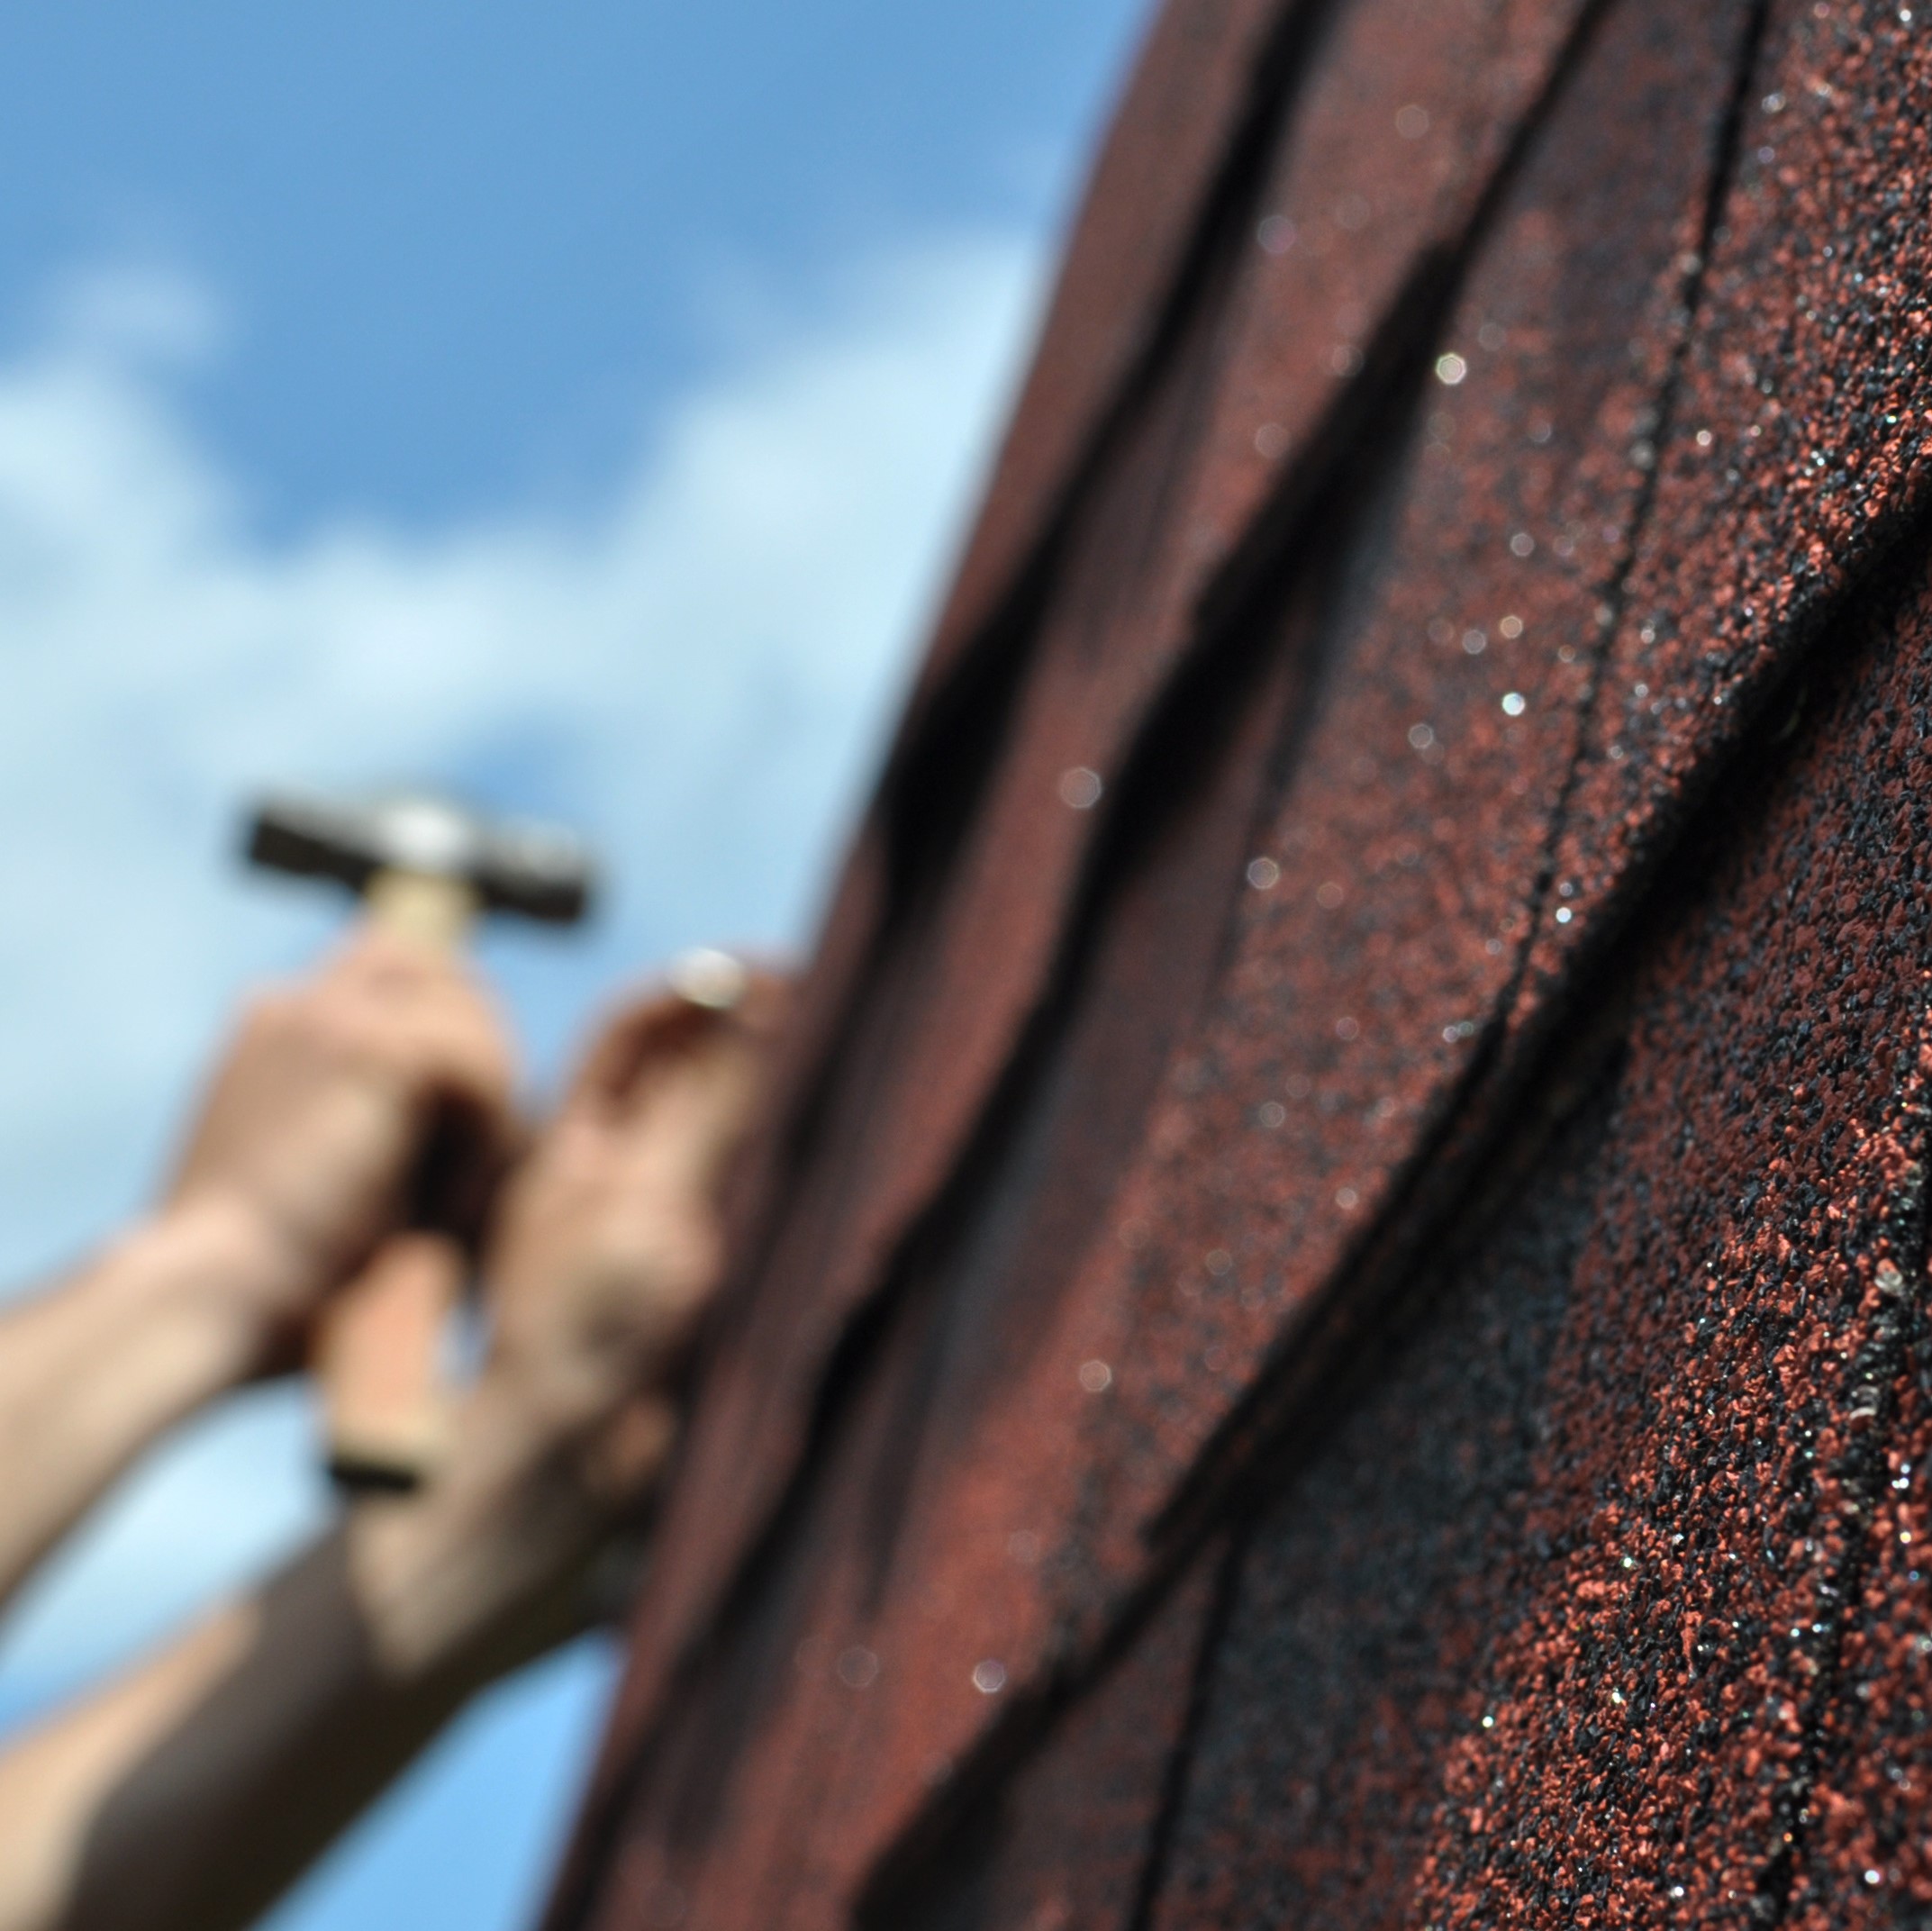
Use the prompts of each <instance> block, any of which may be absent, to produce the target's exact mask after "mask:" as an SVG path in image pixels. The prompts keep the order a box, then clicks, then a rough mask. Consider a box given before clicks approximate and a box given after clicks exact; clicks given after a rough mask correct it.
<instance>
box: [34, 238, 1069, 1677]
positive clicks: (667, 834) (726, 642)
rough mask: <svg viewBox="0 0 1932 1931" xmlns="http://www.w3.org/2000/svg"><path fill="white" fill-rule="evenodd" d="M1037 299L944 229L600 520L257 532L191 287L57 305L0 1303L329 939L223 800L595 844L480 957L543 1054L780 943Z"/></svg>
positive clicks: (782, 350)
mask: <svg viewBox="0 0 1932 1931" xmlns="http://www.w3.org/2000/svg"><path fill="white" fill-rule="evenodd" d="M1037 267H1038V257H1037V251H1036V249H1034V248H1033V247H1032V246H1031V245H1030V244H1029V243H1025V242H1022V241H1020V240H1014V239H1011V238H1007V237H1002V236H996V235H995V236H978V237H967V238H964V239H957V240H950V241H946V242H942V243H939V244H936V245H930V246H923V247H919V248H912V249H905V250H903V251H901V252H900V253H898V254H897V255H895V256H892V257H890V258H882V259H878V260H875V261H873V262H871V263H869V264H866V265H864V266H862V267H859V268H857V269H855V270H854V271H853V272H852V273H850V274H849V275H848V276H846V277H843V278H842V279H841V280H840V281H839V284H838V285H837V286H835V287H834V288H832V289H831V290H830V292H829V294H828V295H826V296H825V298H824V299H822V300H819V301H815V302H812V303H807V304H802V305H800V306H798V307H794V308H793V309H789V310H787V309H782V308H780V309H775V310H774V312H773V313H772V314H771V315H770V316H769V317H768V318H767V322H766V326H765V327H764V328H762V329H761V330H759V331H757V332H756V334H755V336H754V337H753V338H752V339H751V340H748V342H747V344H746V345H745V347H744V349H743V350H742V353H741V355H740V358H739V360H738V361H737V363H736V364H735V366H733V367H729V368H727V369H726V370H724V371H723V372H722V373H721V375H719V376H717V377H716V378H715V379H712V380H711V381H710V382H708V383H707V384H706V385H704V386H703V387H701V388H700V389H698V390H696V391H695V392H694V393H692V394H689V395H687V396H686V397H685V399H684V400H683V401H682V403H680V404H679V405H678V406H676V408H674V409H673V410H671V411H670V412H668V413H667V415H666V416H665V417H664V418H663V419H662V420H660V421H658V422H655V423H654V424H651V425H649V427H648V430H644V431H640V432H639V441H638V448H637V449H636V453H635V456H634V459H633V460H632V461H631V462H630V466H629V467H628V469H627V470H626V471H625V472H624V474H623V475H622V476H621V478H620V479H619V481H618V483H617V484H616V485H614V486H613V488H612V491H611V492H610V494H608V496H607V498H606V499H605V500H603V501H602V502H598V503H589V504H586V505H584V506H582V507H581V508H580V509H578V510H576V511H574V512H565V511H561V510H559V509H558V508H557V507H556V506H555V505H548V506H545V505H537V506H532V507H529V508H527V509H522V510H514V509H512V510H506V511H503V512H501V513H499V514H498V515H497V516H496V517H494V520H491V521H471V522H466V523H460V524H456V525H452V526H451V527H449V528H445V529H441V530H432V531H430V532H428V533H422V532H420V531H418V532H414V533H411V532H406V531H404V530H399V529H395V528H392V527H389V526H387V525H385V523H384V522H383V521H382V520H381V519H379V518H376V517H374V516H369V515H357V514H354V513H350V512H344V513H343V514H340V515H339V516H336V517H334V518H331V519H330V520H328V521H325V522H322V523H319V524H317V525H316V526H315V527H313V528H310V529H306V530H302V531H300V532H298V533H297V534H295V536H293V537H286V538H282V539H274V540H270V539H267V538H265V537H264V536H263V535H262V534H261V533H260V531H259V528H258V526H257V523H256V521H255V519H254V517H253V515H252V510H251V505H252V492H251V489H250V486H249V479H248V478H247V477H245V476H236V475H233V474H231V473H230V472H229V470H228V469H227V468H226V467H224V466H223V464H222V461H221V460H220V459H219V458H218V457H217V456H216V455H215V454H213V452H212V451H211V449H210V448H209V447H208V445H207V444H206V442H205V440H204V439H203V438H202V437H201V436H200V435H199V434H198V433H197V431H196V429H195V424H194V422H193V420H192V417H191V414H190V412H189V411H188V409H187V406H186V403H185V402H184V400H183V397H182V392H181V387H180V380H179V377H180V372H181V369H182V368H183V367H184V365H185V364H186V363H188V362H191V361H196V360H203V361H204V360H205V359H206V358H211V357H213V356H216V355H218V354H219V353H221V352H222V346H223V342H224V329H223V320H222V312H221V308H220V304H218V303H216V302H215V301H213V299H212V298H211V296H210V295H209V293H208V291H207V290H205V289H204V288H202V287H200V286H197V285H196V284H195V283H194V282H193V281H191V280H186V279H184V278H182V277H179V276H170V275H168V274H164V273H161V272H159V271H157V270H155V269H154V268H153V267H148V266H143V267H138V268H132V269H127V270H124V271H112V270H106V271H90V272H89V273H87V274H85V275H81V276H77V277H72V278H70V279H69V280H68V282H67V283H65V284H64V285H63V286H61V287H60V288H59V290H57V291H56V292H55V294H54V295H53V296H52V297H51V298H50V301H49V303H48V304H46V311H45V313H46V316H47V320H46V323H45V326H44V329H43V332H42V334H41V338H40V340H38V342H37V344H36V345H35V346H33V347H32V348H31V349H28V350H27V351H24V352H23V353H22V354H21V355H19V356H18V357H17V358H14V360H12V361H11V362H9V363H5V364H0V672H4V689H5V701H4V703H0V827H4V828H5V836H4V838H0V902H4V903H5V907H6V913H7V915H6V917H5V920H0V1094H4V1096H5V1098H4V1101H0V1279H14V1280H18V1279H20V1278H21V1277H22V1276H23V1274H27V1273H28V1272H30V1271H32V1270H35V1269H39V1268H42V1267H45V1266H48V1265H51V1264H52V1262H53V1261H54V1260H55V1259H56V1258H57V1257H58V1256H60V1255H62V1254H63V1253H65V1252H67V1251H68V1250H70V1249H72V1248H74V1247H77V1246H78V1245H79V1244H80V1243H81V1242H82V1241H83V1240H85V1239H86V1238H87V1237H90V1235H91V1234H93V1233H95V1232H98V1231H103V1230H104V1228H106V1227H107V1225H108V1224H109V1223H110V1222H111V1220H112V1219H113V1217H114V1216H115V1215H116V1214H118V1213H121V1212H124V1211H127V1210H132V1207H133V1206H134V1205H135V1203H136V1202H137V1201H139V1200H140V1199H141V1196H142V1193H143V1192H144V1190H145V1189H146V1188H147V1187H148V1186H149V1185H150V1182H151V1177H152V1169H153V1168H154V1166H155V1165H156V1164H157V1162H158V1161H159V1158H160V1157H161V1154H162V1150H163V1148H164V1147H165V1145H166V1140H167V1137H168V1132H169V1130H170V1127H171V1123H172V1121H173V1120H174V1118H175V1116H176V1114H177V1111H178V1109H179V1107H180V1105H181V1103H182V1101H183V1099H184V1097H185V1089H186V1083H187V1081H188V1080H189V1078H190V1077H191V1076H192V1073H193V1069H194V1068H195V1065H196V1064H197V1062H198V1060H199V1059H200V1057H201V1056H202V1054H203V1053H204V1051H205V1049H206V1046H207V1043H208V1041H209V1039H210V1038H211V1037H212V1035H213V1030H214V1029H215V1028H216V1026H217V1024H218V1022H219V1020H220V1016H221V1013H222V1010H223V1008H224V1006H225V1005H226V1003H227V1002H229V1000H230V999H231V997H232V996H233V995H234V993H236V992H237V991H238V989H239V988H240V986H241V985H243V984H245V983H246V982H247V981H248V980H249V979H250V978H251V977H252V976H254V975H258V974H259V973H260V972H261V971H263V970H264V969H266V968H268V967H271V966H280V965H286V964H288V963H290V962H292V961H294V960H296V959H299V958H300V957H301V956H304V954H305V953H306V951H307V950H308V949H309V948H310V947H313V945H314V944H316V943H317V942H318V941H319V940H320V938H322V936H323V935H324V934H325V933H326V932H327V930H328V929H329V927H330V923H331V920H332V919H333V917H334V916H335V914H334V913H333V912H332V911H324V910H323V909H322V908H320V907H315V906H311V905H310V904H309V902H307V901H306V900H304V899H301V898H299V897H298V896H296V895H293V894H283V895H279V896H278V895H277V894H276V893H273V892H271V891H268V890H265V889H264V888H262V887H260V886H259V885H250V884H244V883H243V882H241V881H240V880H239V879H238V878H237V876H236V875H234V874H233V872H232V870H231V868H230V867H229V866H227V865H226V864H225V862H224V854H225V851H226V849H227V848H228V846H229V844H230V843H231V839H232V835H233V827H234V822H235V814H236V812H237V810H238V807H239V803H240V800H241V799H242V798H243V797H244V796H245V795H246V794H247V793H249V791H250V790H251V789H253V788H254V787H256V786H258V785H260V784H267V783H287V782H292V781H293V782H299V783H304V784H317V785H328V786H335V785H342V786H368V785H372V784H381V783H385V782H395V781H398V780H427V781H429V782H431V783H436V782H441V783H448V784H458V785H460V786H463V787H465V788H467V789H468V790H469V791H471V792H474V793H480V794H482V795H483V796H485V798H487V799H489V800H491V801H492V802H497V803H500V804H503V805H506V806H522V807H524V808H526V809H531V810H534V811H538V812H551V811H554V812H560V813H564V814H567V815H568V816H571V817H574V818H575V819H576V820H579V821H580V822H581V823H583V824H584V825H585V827H586V828H587V829H588V830H590V831H591V832H592V833H593V835H594V836H595V837H596V838H598V839H601V840H603V842H604V843H605V844H606V845H607V847H608V848H609V850H610V852H611V855H612V859H613V861H614V865H613V869H614V871H615V873H616V875H617V883H618V884H619V887H620V893H619V898H618V902H617V904H616V907H615V909H614V911H613V914H612V918H611V919H610V920H608V921H607V923H606V925H605V927H604V929H603V931H602V933H601V935H600V936H599V937H598V938H596V939H595V940H594V942H593V943H591V944H590V945H589V946H588V947H585V949H583V950H582V951H581V952H579V953H576V954H572V953H567V952H545V951H544V950H542V949H541V948H540V947H537V946H535V945H534V944H532V945H530V946H526V947H523V948H522V949H521V950H519V949H518V947H515V946H514V945H513V944H512V943H510V942H509V941H507V940H506V941H504V942H503V943H502V944H500V945H498V946H497V947H494V952H493V956H494V958H495V959H496V960H497V961H498V963H500V964H501V965H502V966H503V970H504V971H505V973H506V975H508V978H509V981H510V984H511V988H512V993H513V994H514V995H515V996H516V1000H517V1003H518V1007H519V1011H520V1016H521V1017H522V1019H523V1020H524V1021H525V1022H526V1025H527V1026H528V1027H529V1029H531V1031H532V1032H533V1033H534V1034H535V1036H536V1037H537V1038H538V1040H539V1043H540V1047H543V1048H544V1049H545V1051H546V1052H548V1051H550V1050H553V1049H554V1044H555V1041H556V1040H557V1038H558V1037H559V1036H560V1035H561V1034H562V1032H563V1031H564V1030H565V1029H566V1028H567V1025H568V1024H569V1023H570V1022H572V1021H574V1020H575V1019H576V1008H577V1007H578V1006H579V1005H580V1004H581V1003H582V1001H583V999H584V997H585V994H586V993H589V992H590V991H591V990H592V989H593V987H594V985H595V984H598V983H599V982H602V981H605V980H608V979H610V978H611V977H613V976H615V975H618V974H620V973H621V972H623V971H625V970H627V969H630V968H633V967H635V966H637V965H641V964H644V963H647V962H648V961H649V958H650V957H652V956H661V955H662V953H663V952H664V950H666V949H667V948H668V947H673V946H676V945H681V944H685V943H690V942H694V941H696V940H698V939H702V938H750V939H754V940H764V941H766V942H773V941H795V940H797V939H799V938H803V936H804V928H805V926H806V925H807V923H808V922H809V919H810V915H811V911H812V906H813V904H814V902H815V899H816V895H817V893H818V891H819V889H820V885H821V875H822V872H823V869H824V866H825V865H826V863H827V860H828V858H829V857H830V852H831V848H832V847H833V845H834V844H835V842H836V839H837V837H838V835H839V830H840V827H841V825H842V823H843V821H844V820H845V819H846V817H847V814H848V811H849V809H850V807H851V805H852V803H853V802H854V799H855V796H856V793H857V789H858V787H859V786H860V785H861V784H862V783H863V781H864V778H865V776H866V772H867V769H868V767H869V765H870V762H871V760H872V758H873V757H874V756H875V748H876V744H877V740H878V736H879V732H880V730H881V728H882V724H883V721H884V714H885V712H887V710H888V709H889V707H890V704H891V702H892V699H893V694H894V693H895V691H896V690H897V688H898V686H899V684H900V683H901V679H902V675H903V667H904V665H905V662H906V654H907V651H908V648H909V646H910V645H911V644H912V642H913V641H914V640H915V639H916V633H917V630H918V625H919V621H920V618H921V613H922V611H923V608H924V606H925V604H926V603H927V601H928V599H929V598H930V594H931V592H932V590H933V587H934V585H935V583H936V579H937V576H938V574H939V570H940V569H941V567H943V565H944V563H945V561H946V559H947V557H948V553H949V548H950V546H951V543H952V540H953V538H954V533H955V530H956V529H957V521H958V518H959V515H960V513H961V512H963V510H964V509H965V507H966V495H967V493H968V491H969V488H970V485H971V484H972V481H973V479H974V477H975V474H976V472H977V470H978V467H979V465H980V462H981V459H982V458H983V455H984V450H985V448H986V442H987V432H988V431H990V430H991V429H992V428H993V426H994V424H995V422H996V418H997V410H998V404H999V402H1000V400H1001V396H1002V392H1003V389H1004V386H1005V384H1006V381H1007V378H1008V375H1009V372H1010V371H1011V367H1012V365H1013V362H1014V360H1015V358H1016V355H1017V352H1018V351H1019V349H1020V348H1021V347H1022V346H1023V341H1024V335H1025V331H1026V328H1027V325H1028V322H1029V315H1030V311H1031V305H1032V299H1033V295H1034V292H1035V288H1036V286H1037ZM477 406H478V407H479V408H483V407H487V406H488V399H487V398H486V397H479V398H478V399H477ZM301 1443H302V1423H301V1419H300V1416H299V1412H298V1410H297V1409H296V1408H295V1406H294V1405H292V1404H291V1403H290V1402H289V1401H286V1400H277V1399H276V1398H269V1399H268V1400H267V1401H265V1402H264V1401H258V1402H257V1403H256V1405H254V1406H253V1407H250V1408H248V1409H246V1410H242V1411H240V1412H239V1413H231V1415H230V1416H228V1417H227V1418H225V1419H222V1418H218V1419H215V1420H214V1421H213V1422H211V1423H210V1424H208V1425H207V1426H206V1427H205V1428H204V1430H203V1431H201V1432H200V1433H199V1434H198V1435H191V1437H189V1438H188V1439H187V1441H186V1443H185V1444H183V1445H180V1446H177V1448H176V1449H175V1451H174V1452H173V1454H172V1455H171V1458H169V1459H168V1460H167V1461H166V1462H165V1463H164V1464H163V1465H162V1466H161V1467H160V1468H159V1470H158V1471H154V1472H150V1474H149V1475H148V1476H147V1477H146V1478H144V1479H143V1480H142V1481H141V1482H137V1484H136V1486H135V1487H134V1488H133V1489H132V1491H130V1492H129V1493H128V1494H126V1495H125V1496H123V1497H122V1498H121V1500H119V1501H118V1502H117V1503H116V1505H115V1511H114V1512H113V1514H112V1515H111V1516H110V1517H109V1518H108V1519H105V1520H104V1522H103V1523H102V1524H101V1525H100V1526H99V1527H98V1528H96V1530H95V1532H94V1533H93V1534H92V1535H90V1537H88V1538H86V1541H85V1542H84V1543H83V1544H82V1546H80V1548H79V1549H78V1550H77V1553H76V1555H75V1556H74V1557H73V1558H71V1559H70V1560H69V1561H68V1563H67V1564H65V1565H64V1566H63V1567H62V1568H60V1569H59V1570H57V1571H56V1572H55V1573H52V1574H51V1575H50V1577H49V1578H48V1579H47V1581H46V1582H45V1584H44V1586H43V1588H42V1589H41V1591H40V1594H39V1596H38V1599H37V1601H36V1604H35V1605H34V1606H33V1607H32V1609H31V1611H30V1613H29V1615H28V1616H27V1617H26V1618H24V1620H23V1621H19V1622H16V1624H15V1625H14V1627H13V1629H12V1632H11V1634H10V1636H9V1637H8V1639H7V1641H6V1643H5V1645H4V1647H0V1700H13V1701H15V1702H17V1701H18V1700H21V1699H23V1698H31V1697H32V1696H34V1695H37V1694H41V1693H44V1691H46V1689H47V1688H48V1687H49V1686H50V1685H52V1684H55V1683H57V1682H59V1683H64V1682H68V1681H71V1680H72V1678H73V1677H74V1675H75V1674H76V1673H77V1672H80V1671H84V1670H85V1669H86V1668H89V1667H93V1666H96V1665H97V1664H99V1663H100V1661H102V1660H103V1659H104V1658H105V1657H106V1656H108V1655H109V1654H114V1653H117V1652H120V1651H122V1650H124V1649H125V1647H126V1646H127V1645H128V1644H130V1643H131V1642H132V1641H134V1640H136V1638H137V1637H139V1636H143V1635H145V1634H147V1633H148V1631H149V1630H150V1628H151V1627H152V1626H153V1624H154V1622H155V1620H156V1618H157V1617H158V1616H161V1615H164V1614H165V1615H172V1614H175V1613H178V1612H179V1611H180V1609H183V1608H185V1607H186V1605H187V1604H188V1603H189V1601H190V1600H192V1599H193V1598H194V1597H195V1596H196V1595H197V1594H200V1593H204V1592H205V1591H206V1590H207V1589H208V1588H209V1587H210V1586H212V1585H213V1582H216V1581H225V1580H228V1579H230V1578H231V1577H232V1576H233V1575H235V1574H236V1573H240V1572H241V1571H244V1570H245V1569H246V1568H247V1567H249V1565H250V1564H253V1563H257V1562H259V1561H260V1560H261V1559H263V1557H264V1556H265V1555H267V1554H268V1553H269V1552H271V1551H272V1550H273V1549H275V1548H276V1547H277V1546H280V1545H281V1544H283V1543H285V1542H286V1540H287V1538H288V1537H291V1536H292V1535H294V1534H295V1533H297V1532H299V1531H300V1529H301V1528H303V1526H304V1524H305V1523H307V1522H309V1521H311V1520H312V1519H313V1510H314V1507H315V1499H314V1494H313V1488H312V1487H311V1486H310V1484H309V1482H308V1478H307V1476H306V1474H305V1473H304V1469H303V1466H302V1460H301V1457H302V1454H303V1449H302V1446H301ZM164 1578H165V1587H164ZM137 1599H139V1600H140V1601H141V1605H142V1609H141V1614H140V1615H139V1616H135V1617H132V1618H131V1617H129V1616H128V1615H125V1614H123V1613H122V1609H123V1608H124V1606H125V1605H126V1604H127V1603H128V1602H130V1601H131V1600H137Z"/></svg>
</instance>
